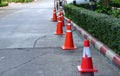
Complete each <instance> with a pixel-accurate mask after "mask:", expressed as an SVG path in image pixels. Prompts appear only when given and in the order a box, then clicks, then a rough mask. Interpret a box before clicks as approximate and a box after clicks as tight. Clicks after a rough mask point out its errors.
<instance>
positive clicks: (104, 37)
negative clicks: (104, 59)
mask: <svg viewBox="0 0 120 76" xmlns="http://www.w3.org/2000/svg"><path fill="white" fill-rule="evenodd" d="M64 10H65V13H66V14H65V15H66V16H67V17H68V18H70V19H72V20H73V21H74V22H75V23H77V24H78V25H80V26H81V27H82V28H84V29H85V30H86V31H88V32H89V33H90V34H92V35H93V36H94V37H96V38H98V40H100V41H101V42H103V43H105V44H106V45H108V46H109V47H110V48H111V49H113V50H114V51H115V52H116V53H118V54H119V55H120V20H119V19H117V18H115V17H112V16H108V15H105V14H100V13H96V12H93V11H89V10H86V9H84V8H80V7H77V6H74V5H65V6H64Z"/></svg>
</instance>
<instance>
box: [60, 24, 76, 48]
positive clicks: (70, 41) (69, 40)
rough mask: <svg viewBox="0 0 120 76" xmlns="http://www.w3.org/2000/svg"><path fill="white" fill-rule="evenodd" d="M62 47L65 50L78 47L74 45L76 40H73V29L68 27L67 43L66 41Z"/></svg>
mask: <svg viewBox="0 0 120 76" xmlns="http://www.w3.org/2000/svg"><path fill="white" fill-rule="evenodd" d="M67 27H68V26H67ZM62 49H64V50H74V49H76V47H75V46H74V42H73V36H72V31H71V30H70V29H67V31H66V37H65V43H64V46H62Z"/></svg>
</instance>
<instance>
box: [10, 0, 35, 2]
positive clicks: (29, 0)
mask: <svg viewBox="0 0 120 76" xmlns="http://www.w3.org/2000/svg"><path fill="white" fill-rule="evenodd" d="M32 1H33V0H11V2H32Z"/></svg>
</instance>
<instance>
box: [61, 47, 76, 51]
mask: <svg viewBox="0 0 120 76" xmlns="http://www.w3.org/2000/svg"><path fill="white" fill-rule="evenodd" d="M61 48H62V49H63V50H75V49H77V47H65V46H62V47H61Z"/></svg>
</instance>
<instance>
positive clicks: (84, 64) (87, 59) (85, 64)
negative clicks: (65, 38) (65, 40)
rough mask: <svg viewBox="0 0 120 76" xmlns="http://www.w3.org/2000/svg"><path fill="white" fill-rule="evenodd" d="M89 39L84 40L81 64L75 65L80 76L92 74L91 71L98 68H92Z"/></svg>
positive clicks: (91, 75) (95, 70)
mask: <svg viewBox="0 0 120 76" xmlns="http://www.w3.org/2000/svg"><path fill="white" fill-rule="evenodd" d="M89 46H90V44H89V40H87V39H86V40H85V41H84V49H83V57H82V61H81V66H77V68H78V71H79V72H81V76H94V73H93V72H97V71H98V70H97V69H95V68H93V63H92V57H91V54H90V49H89Z"/></svg>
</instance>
